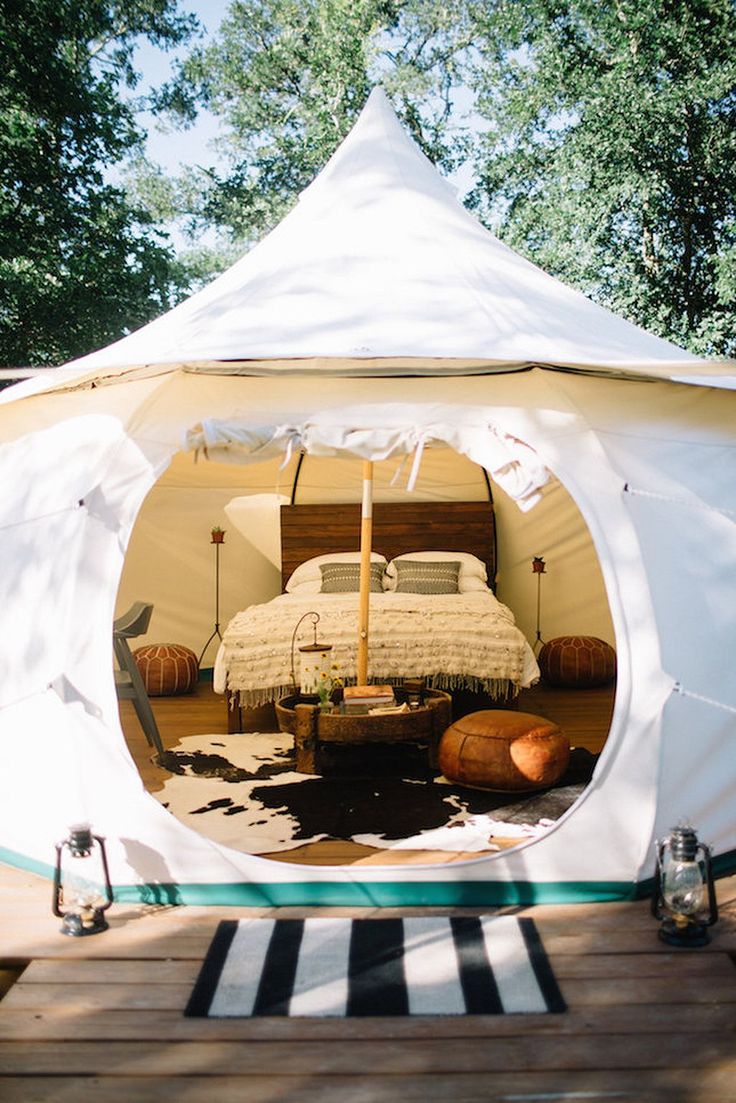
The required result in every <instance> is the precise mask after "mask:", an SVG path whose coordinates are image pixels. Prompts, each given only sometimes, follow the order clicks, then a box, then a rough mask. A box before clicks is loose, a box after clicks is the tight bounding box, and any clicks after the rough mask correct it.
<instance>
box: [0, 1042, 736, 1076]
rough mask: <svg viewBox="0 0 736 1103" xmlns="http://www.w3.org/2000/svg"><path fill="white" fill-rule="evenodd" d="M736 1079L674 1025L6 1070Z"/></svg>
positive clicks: (84, 1048) (89, 1045) (19, 1059)
mask: <svg viewBox="0 0 736 1103" xmlns="http://www.w3.org/2000/svg"><path fill="white" fill-rule="evenodd" d="M716 1064H717V1066H718V1068H719V1069H720V1070H722V1071H725V1070H729V1071H730V1072H731V1073H732V1075H734V1076H736V1054H735V1053H734V1045H733V1038H732V1037H728V1038H724V1037H713V1036H711V1035H699V1036H698V1045H697V1046H693V1045H692V1036H691V1035H690V1034H686V1033H679V1032H675V1031H673V1032H671V1033H669V1034H661V1035H658V1037H657V1045H656V1046H655V1047H654V1049H653V1047H652V1044H651V1040H650V1039H649V1038H648V1037H646V1036H644V1037H641V1036H638V1035H631V1034H626V1035H615V1034H611V1035H608V1036H606V1037H597V1036H586V1037H580V1036H575V1035H572V1036H570V1037H567V1038H566V1039H565V1044H564V1046H561V1045H560V1044H559V1041H558V1040H557V1039H556V1038H550V1037H546V1036H541V1035H540V1036H537V1037H534V1038H533V1039H528V1038H525V1037H518V1036H516V1037H509V1038H488V1039H486V1040H484V1042H483V1045H478V1042H477V1040H476V1039H466V1038H457V1039H454V1040H453V1043H452V1045H450V1046H439V1045H437V1043H436V1042H435V1041H434V1040H433V1039H421V1040H414V1039H411V1040H407V1039H403V1038H402V1039H400V1040H396V1039H393V1038H383V1039H380V1040H376V1041H374V1040H365V1039H353V1040H351V1044H350V1045H349V1046H341V1045H335V1044H334V1042H332V1041H328V1042H317V1041H285V1042H281V1041H279V1042H262V1041H252V1042H250V1043H249V1044H248V1045H243V1044H242V1043H241V1042H240V1041H234V1042H228V1041H221V1040H218V1041H212V1042H203V1041H196V1042H177V1043H172V1044H171V1045H161V1044H159V1043H158V1042H145V1041H138V1042H121V1041H109V1042H106V1043H105V1045H96V1044H95V1043H94V1042H87V1041H67V1042H55V1041H49V1042H46V1043H45V1044H44V1045H43V1046H38V1045H34V1044H33V1043H31V1042H0V1074H1V1075H5V1076H7V1075H11V1076H22V1075H27V1076H31V1075H35V1076H38V1075H46V1076H48V1075H58V1074H60V1073H64V1074H66V1075H72V1076H74V1075H77V1076H79V1075H85V1076H90V1075H95V1076H104V1075H109V1074H112V1073H116V1072H117V1073H120V1072H122V1071H124V1070H125V1069H128V1070H130V1071H133V1070H135V1072H136V1073H137V1074H138V1075H147V1076H186V1075H197V1074H202V1073H205V1074H208V1073H215V1072H221V1071H222V1070H223V1069H227V1071H228V1073H229V1074H230V1075H232V1076H258V1075H261V1076H265V1075H268V1074H269V1073H273V1072H274V1070H276V1069H278V1071H279V1073H281V1074H290V1075H308V1076H322V1077H329V1076H340V1075H342V1076H346V1075H358V1074H363V1075H371V1074H372V1073H373V1072H374V1071H375V1070H377V1069H378V1070H380V1072H381V1074H382V1075H405V1074H416V1073H424V1074H426V1073H432V1074H440V1075H441V1074H444V1075H449V1074H452V1073H456V1072H457V1070H458V1069H462V1070H463V1072H465V1073H471V1072H479V1073H486V1074H487V1075H494V1076H495V1075H497V1074H498V1073H500V1072H512V1071H514V1070H516V1069H526V1070H528V1071H530V1072H541V1071H544V1070H557V1071H560V1070H563V1069H580V1070H591V1071H592V1070H595V1069H601V1068H606V1069H627V1070H630V1069H664V1070H670V1069H684V1070H687V1071H691V1070H693V1069H696V1068H707V1067H708V1066H712V1065H716Z"/></svg>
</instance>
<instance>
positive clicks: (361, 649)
mask: <svg viewBox="0 0 736 1103" xmlns="http://www.w3.org/2000/svg"><path fill="white" fill-rule="evenodd" d="M372 541H373V463H372V461H371V460H363V504H362V507H361V511H360V606H359V618H358V669H357V675H358V677H357V682H358V685H359V686H364V685H366V683H367V682H368V609H369V601H370V584H371V544H372Z"/></svg>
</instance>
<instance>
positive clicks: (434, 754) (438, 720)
mask: <svg viewBox="0 0 736 1103" xmlns="http://www.w3.org/2000/svg"><path fill="white" fill-rule="evenodd" d="M424 703H425V705H427V706H428V707H429V709H430V724H431V732H430V737H429V748H428V755H429V765H430V769H432V770H436V769H437V767H438V765H439V749H440V739H441V738H442V736H443V734H444V732H445V731H446V730H447V728H449V726H450V723H451V721H452V705H451V702H450V701H449V700H448V699H447V698H446V697H428V698H426V700H425V702H424Z"/></svg>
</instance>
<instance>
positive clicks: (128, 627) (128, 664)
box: [112, 601, 164, 754]
mask: <svg viewBox="0 0 736 1103" xmlns="http://www.w3.org/2000/svg"><path fill="white" fill-rule="evenodd" d="M152 612H153V605H149V604H147V603H146V602H144V601H136V602H134V604H133V605H131V607H130V609H128V611H127V613H123V615H122V616H121V617H118V618H117V620H115V621H113V626H112V645H113V650H114V652H115V658H116V660H117V664H118V668H119V669H117V670H116V671H115V689H116V691H117V695H118V700H120V701H123V700H128V701H132V702H133V706H134V708H135V711H136V713H137V715H138V719H139V721H140V724H141V727H142V728H143V731H144V734H145V736H146V739H147V740H148V745H149V746H150V747H155V748H156V751H157V752H158V753H159V754H163V752H164V748H163V744H162V742H161V736H160V734H159V730H158V725H157V724H156V717H155V716H154V715H153V709H152V708H151V702H150V701H149V699H148V694H147V693H146V687H145V685H144V684H143V679H142V678H141V675H140V671H139V670H138V667H137V666H136V662H135V659H134V658H133V653H132V651H131V650H130V647H129V645H128V640H130V639H133V638H134V637H135V636H142V635H144V633H145V632H147V631H148V625H149V622H150V620H151V613H152Z"/></svg>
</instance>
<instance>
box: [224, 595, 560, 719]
mask: <svg viewBox="0 0 736 1103" xmlns="http://www.w3.org/2000/svg"><path fill="white" fill-rule="evenodd" d="M310 610H314V611H316V612H318V613H319V614H320V622H319V625H318V638H319V639H320V640H322V641H325V642H327V643H331V644H332V651H331V652H330V668H331V673H332V674H333V675H334V676H336V677H339V678H341V679H342V680H343V681H344V682H353V681H355V677H356V653H357V636H358V611H357V610H358V595H357V594H353V593H349V594H321V593H320V594H312V595H309V596H299V595H296V594H282V595H281V596H280V597H277V598H274V600H273V601H269V602H267V603H266V604H265V605H253V606H251V607H250V608H249V609H245V610H243V611H242V612H240V613H237V614H236V616H235V617H233V619H232V620H231V621H230V624H229V625H228V627H227V629H226V631H225V635H224V637H223V641H222V645H221V647H220V650H219V652H218V655H217V660H216V663H215V675H214V688H215V690H216V691H217V692H218V693H224V692H225V691H226V690H231V691H238V692H239V693H240V695H241V704H242V705H244V706H245V707H247V708H251V707H255V706H257V705H260V704H264V703H265V702H267V701H271V700H273V699H275V698H278V697H280V696H282V695H283V694H285V693H289V692H290V691H291V690H292V689H293V684H292V680H291V639H292V634H293V632H294V628H295V626H296V624H297V622H298V620H299V618H300V617H301V616H303V614H304V613H307V612H309V611H310ZM311 640H312V623H311V621H310V620H305V621H304V623H303V624H302V625H301V627H300V629H299V635H298V637H297V641H296V649H297V650H296V660H297V661H296V677H297V681H298V679H299V667H298V647H299V645H300V644H305V643H309V642H310V641H311ZM368 676H369V679H370V680H371V681H379V682H388V683H391V684H399V683H400V682H402V681H403V679H404V678H426V680H427V683H428V685H430V686H431V687H433V688H435V689H458V688H467V689H473V690H478V691H482V692H485V693H488V694H490V695H491V696H494V697H502V696H506V695H507V694H508V693H509V692H511V693H516V692H518V691H519V689H520V688H521V687H522V686H526V685H530V684H532V683H533V682H534V681H536V679H537V677H538V676H539V670H538V667H537V665H536V662H535V660H534V655H533V653H532V651H531V648H530V647H529V644H528V643H527V641H526V639H525V637H524V636H523V635H522V633H521V632H520V631H519V629H518V628H517V627H516V625H515V623H514V617H513V614H512V613H511V611H510V609H508V608H507V607H506V606H505V605H501V604H500V602H498V601H497V600H496V598H495V597H494V596H493V594H492V593H491V592H490V591H487V592H482V593H466V594H442V595H424V594H405V593H396V592H388V593H383V594H371V596H370V622H369V647H368Z"/></svg>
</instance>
